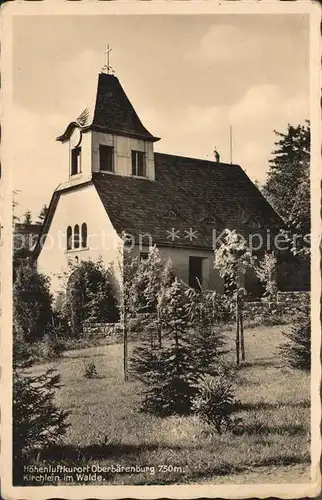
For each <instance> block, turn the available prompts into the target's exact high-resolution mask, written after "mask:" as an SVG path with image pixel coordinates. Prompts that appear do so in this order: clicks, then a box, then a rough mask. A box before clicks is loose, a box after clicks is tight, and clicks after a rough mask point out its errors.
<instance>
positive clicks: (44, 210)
mask: <svg viewBox="0 0 322 500" xmlns="http://www.w3.org/2000/svg"><path fill="white" fill-rule="evenodd" d="M47 212H48V207H47V205H44V206H43V207H42V209H41V210H40V212H39V214H38V219H37V220H36V224H38V225H39V226H41V225H42V224H43V223H44V220H45V218H46V215H47Z"/></svg>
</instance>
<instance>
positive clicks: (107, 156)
mask: <svg viewBox="0 0 322 500" xmlns="http://www.w3.org/2000/svg"><path fill="white" fill-rule="evenodd" d="M99 155H100V170H101V171H102V172H114V148H113V147H112V146H105V145H103V144H100V147H99Z"/></svg>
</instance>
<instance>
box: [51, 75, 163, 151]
mask: <svg viewBox="0 0 322 500" xmlns="http://www.w3.org/2000/svg"><path fill="white" fill-rule="evenodd" d="M76 127H78V128H80V129H81V130H96V131H98V132H107V133H111V134H117V135H124V136H127V137H134V138H137V139H143V140H146V141H152V142H155V141H158V140H159V138H158V137H154V136H153V135H152V134H150V132H149V131H148V130H147V129H146V128H145V127H144V125H143V124H142V122H141V120H140V118H139V117H138V115H137V114H136V111H135V109H134V108H133V106H132V104H131V102H130V101H129V99H128V97H127V95H126V94H125V92H124V90H123V88H122V85H121V84H120V82H119V80H118V78H117V77H116V76H114V75H110V74H105V73H100V74H99V77H98V85H97V92H96V101H95V105H94V107H93V108H92V109H91V107H88V108H85V109H84V111H83V112H82V113H81V114H80V116H79V117H78V118H77V119H76V120H74V121H72V122H71V123H70V124H69V125H68V127H67V128H66V130H65V132H64V133H63V134H62V135H60V136H59V137H57V141H61V142H64V141H66V140H68V139H69V137H70V135H71V133H72V131H73V130H74V128H76Z"/></svg>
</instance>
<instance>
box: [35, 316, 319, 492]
mask: <svg viewBox="0 0 322 500" xmlns="http://www.w3.org/2000/svg"><path fill="white" fill-rule="evenodd" d="M285 328H286V327H285V326H274V327H258V328H253V329H249V330H246V332H245V342H246V358H247V359H246V362H244V364H242V365H241V366H240V369H239V370H238V373H237V378H236V381H235V382H236V388H237V389H236V395H237V397H238V399H239V400H240V401H241V403H242V408H241V411H240V413H239V416H240V417H241V418H242V420H243V425H242V432H241V433H240V434H238V435H236V434H232V433H226V434H223V435H221V436H219V435H218V434H216V433H215V432H214V431H213V430H212V429H211V428H210V427H207V426H206V425H202V424H200V422H199V421H198V420H197V419H196V418H195V417H193V416H189V417H179V416H172V417H167V418H159V417H155V416H151V415H146V414H144V413H140V412H139V411H138V407H139V402H140V396H139V392H140V384H139V383H138V382H135V381H129V382H127V383H125V382H124V381H123V374H122V366H123V365H122V346H121V345H118V344H116V345H109V346H96V347H89V348H86V349H79V350H74V351H68V352H66V353H65V355H64V357H63V358H62V360H61V361H59V362H58V363H56V367H57V369H58V371H59V373H60V374H61V377H62V383H63V384H64V386H63V388H62V389H61V390H60V391H59V392H58V394H57V400H58V402H59V404H60V405H61V407H63V408H64V409H67V410H70V412H71V415H70V417H69V421H70V423H71V427H70V428H69V431H68V434H67V436H66V438H65V440H64V444H63V445H62V446H60V447H58V448H57V449H56V450H51V455H50V456H48V457H47V458H46V457H43V458H44V460H45V461H47V463H51V464H53V463H54V462H55V463H60V464H69V465H71V464H73V465H88V464H89V465H92V464H99V465H100V466H112V465H113V466H114V467H117V466H118V465H120V466H132V467H134V466H138V467H139V468H140V470H139V469H138V471H137V472H131V473H129V472H125V471H123V472H107V473H105V474H104V475H103V477H104V480H105V481H106V482H105V484H173V483H183V482H184V483H197V482H200V483H222V482H236V483H237V484H238V483H242V482H260V483H265V482H276V478H278V481H279V482H297V481H298V482H307V481H309V463H310V448H309V447H310V443H309V429H310V400H309V398H310V379H309V375H308V374H305V373H303V372H300V371H296V370H291V369H287V368H283V367H282V366H281V364H280V359H279V358H278V357H277V356H276V355H275V349H276V347H277V345H279V344H280V343H281V341H282V335H281V331H282V329H285ZM227 335H228V339H229V345H230V346H231V350H232V352H231V354H230V355H231V356H232V359H234V358H233V350H234V340H233V336H234V333H233V332H228V333H227ZM90 360H93V361H94V363H95V365H96V368H97V371H98V374H99V376H100V378H97V379H86V378H84V366H85V363H86V362H88V361H90ZM43 368H44V365H38V366H35V367H34V368H33V369H32V371H33V372H38V371H42V370H43ZM43 463H44V462H42V464H43ZM159 466H161V470H159ZM162 466H166V467H162ZM272 471H275V472H274V473H272ZM79 481H81V479H80V478H79Z"/></svg>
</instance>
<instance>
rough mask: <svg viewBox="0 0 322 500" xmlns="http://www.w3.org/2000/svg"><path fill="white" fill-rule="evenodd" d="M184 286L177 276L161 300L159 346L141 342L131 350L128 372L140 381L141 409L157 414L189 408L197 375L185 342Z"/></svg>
mask: <svg viewBox="0 0 322 500" xmlns="http://www.w3.org/2000/svg"><path fill="white" fill-rule="evenodd" d="M185 291H186V289H185V287H184V285H183V284H182V283H181V282H179V281H178V280H177V279H175V280H174V281H173V283H172V284H171V285H170V286H169V287H168V288H167V289H166V291H165V292H164V295H163V301H162V306H161V307H162V318H163V321H164V325H166V326H165V328H164V331H163V335H164V339H165V341H164V342H163V344H162V347H159V346H158V345H156V346H154V347H153V349H151V348H147V347H148V346H144V345H141V346H139V347H138V348H136V349H135V350H134V354H133V357H132V359H131V371H132V373H133V374H134V376H135V377H136V378H138V379H139V380H141V382H143V384H144V391H143V403H142V409H143V410H144V411H148V412H153V413H156V414H159V415H171V414H173V413H179V414H185V413H188V412H189V411H190V409H191V404H192V399H193V397H194V395H195V392H196V389H195V384H196V382H197V378H198V374H197V373H195V372H194V365H193V363H192V359H191V346H190V342H189V316H188V312H187V308H186V302H187V296H186V293H185Z"/></svg>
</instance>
